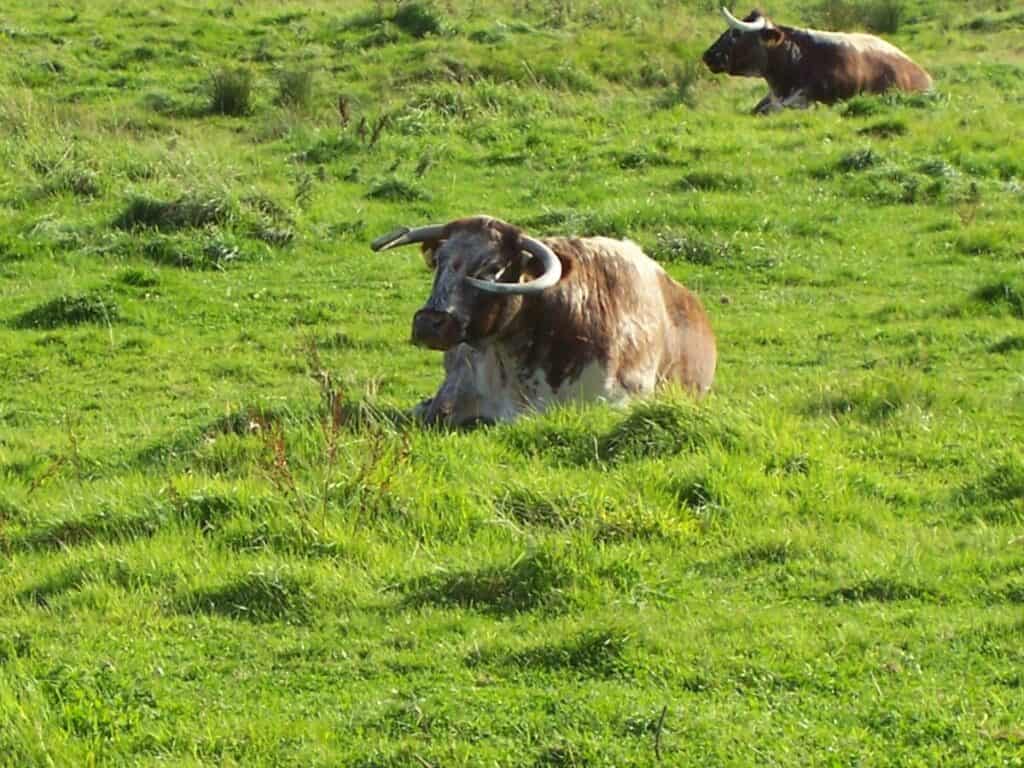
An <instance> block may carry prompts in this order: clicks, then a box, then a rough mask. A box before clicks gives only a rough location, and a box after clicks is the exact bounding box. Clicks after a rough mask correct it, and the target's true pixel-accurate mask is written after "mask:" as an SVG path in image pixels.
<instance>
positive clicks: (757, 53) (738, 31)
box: [703, 8, 785, 77]
mask: <svg viewBox="0 0 1024 768" xmlns="http://www.w3.org/2000/svg"><path fill="white" fill-rule="evenodd" d="M722 15H723V16H725V20H726V21H727V22H729V28H728V29H727V30H725V32H723V33H722V35H721V37H719V38H718V39H717V40H715V42H714V45H712V46H711V47H710V48H708V49H707V50H706V51H704V57H703V58H704V63H705V64H707V66H708V69H710V70H711V71H712V72H727V73H728V74H730V75H745V76H747V77H763V76H764V72H765V57H766V55H767V52H768V50H769V49H770V48H774V47H775V46H777V45H780V44H781V43H782V41H783V40H784V39H785V33H784V32H783V31H782V30H781V29H779V28H778V27H776V26H775V25H774V24H772V22H771V19H769V18H768V17H767V16H765V15H764V14H762V13H761V12H760V11H751V12H750V13H749V14H747V17H746V18H745V19H743V21H740V20H739V19H737V18H736V17H735V16H733V15H732V14H731V13H729V11H728V9H726V8H723V9H722Z"/></svg>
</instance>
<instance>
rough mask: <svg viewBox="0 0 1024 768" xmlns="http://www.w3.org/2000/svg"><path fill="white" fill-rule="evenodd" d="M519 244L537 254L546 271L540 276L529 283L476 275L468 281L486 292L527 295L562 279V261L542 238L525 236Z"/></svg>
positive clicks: (530, 252) (532, 254) (545, 288)
mask: <svg viewBox="0 0 1024 768" xmlns="http://www.w3.org/2000/svg"><path fill="white" fill-rule="evenodd" d="M519 246H520V247H521V248H522V249H523V250H524V251H526V252H527V253H528V254H530V255H531V256H536V257H537V259H538V260H539V261H540V263H541V266H542V267H543V268H544V271H543V272H541V274H540V277H538V278H536V279H535V280H531V281H530V282H528V283H497V282H494V281H493V280H478V279H477V278H475V277H467V278H466V281H467V282H468V283H470V284H471V285H474V286H476V287H477V288H478V289H480V290H481V291H484V292H486V293H502V294H505V295H506V296H527V295H530V294H537V293H540V292H541V291H546V290H547V289H548V288H550V287H551V286H553V285H555V284H556V283H557V282H558V281H559V280H561V279H562V262H561V261H559V260H558V257H557V256H556V255H555V252H554V251H552V250H551V249H550V248H548V247H547V246H546V245H544V243H542V242H541V241H540V240H534V239H533V238H532V237H523V238H521V239H520V241H519Z"/></svg>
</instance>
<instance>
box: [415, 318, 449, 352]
mask: <svg viewBox="0 0 1024 768" xmlns="http://www.w3.org/2000/svg"><path fill="white" fill-rule="evenodd" d="M458 341H459V322H458V320H456V319H455V316H454V315H452V314H451V313H450V312H439V311H437V310H436V309H421V310H420V311H419V312H417V313H416V314H415V315H414V316H413V318H412V343H413V344H417V345H419V346H421V347H428V348H430V349H450V348H451V347H454V346H455V345H456V344H457V343H458Z"/></svg>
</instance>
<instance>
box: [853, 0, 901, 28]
mask: <svg viewBox="0 0 1024 768" xmlns="http://www.w3.org/2000/svg"><path fill="white" fill-rule="evenodd" d="M905 11H906V5H905V3H904V0H875V2H873V3H870V4H868V5H867V7H865V8H864V11H863V14H864V15H863V17H862V18H863V21H864V25H865V26H866V27H867V28H868V29H870V30H871V31H872V32H878V33H880V34H893V33H894V32H898V31H899V29H900V24H901V23H902V22H903V18H904V13H905Z"/></svg>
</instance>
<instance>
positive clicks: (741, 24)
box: [722, 6, 768, 32]
mask: <svg viewBox="0 0 1024 768" xmlns="http://www.w3.org/2000/svg"><path fill="white" fill-rule="evenodd" d="M722 15H723V16H725V20H726V21H727V22H729V26H730V27H732V28H733V29H738V30H739V31H740V32H760V31H761V30H762V29H764V28H765V27H767V26H768V19H766V18H765V17H764V16H758V18H757V21H740V20H739V19H737V18H736V17H735V16H733V15H732V14H731V13H729V9H728V8H726V7H724V6H723V7H722Z"/></svg>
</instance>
